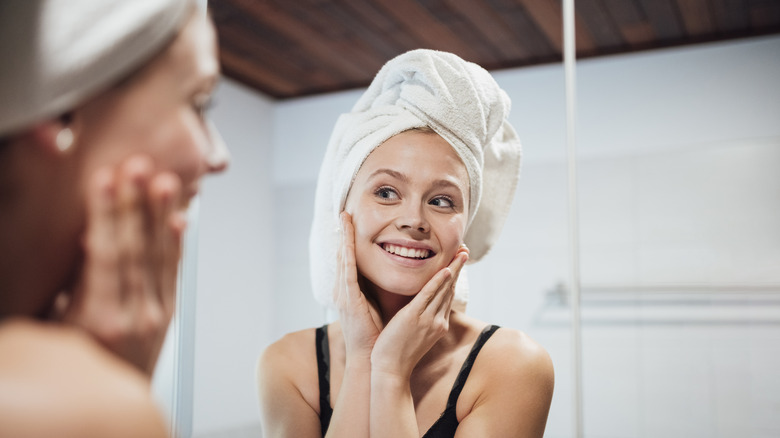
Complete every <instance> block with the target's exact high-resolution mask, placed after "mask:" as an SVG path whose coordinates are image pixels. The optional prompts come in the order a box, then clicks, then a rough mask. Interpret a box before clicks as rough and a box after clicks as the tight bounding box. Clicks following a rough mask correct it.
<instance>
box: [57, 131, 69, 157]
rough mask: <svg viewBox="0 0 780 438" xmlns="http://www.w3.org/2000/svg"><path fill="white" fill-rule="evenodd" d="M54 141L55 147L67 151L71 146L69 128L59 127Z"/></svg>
mask: <svg viewBox="0 0 780 438" xmlns="http://www.w3.org/2000/svg"><path fill="white" fill-rule="evenodd" d="M55 142H56V143H57V149H59V151H60V152H67V151H68V150H69V149H70V148H71V147H73V131H72V130H71V129H70V128H62V129H60V132H58V133H57V138H56V139H55Z"/></svg>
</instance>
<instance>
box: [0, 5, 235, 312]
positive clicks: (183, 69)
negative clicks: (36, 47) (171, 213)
mask: <svg viewBox="0 0 780 438" xmlns="http://www.w3.org/2000/svg"><path fill="white" fill-rule="evenodd" d="M218 75H219V63H218V60H217V55H216V38H215V33H214V29H213V26H212V25H211V23H210V22H209V21H208V19H207V18H206V17H205V16H204V15H203V14H200V13H197V12H193V13H192V15H191V16H190V17H189V19H188V20H187V22H186V24H185V25H184V26H183V28H182V29H181V30H180V31H179V33H178V34H177V35H176V37H175V39H174V40H173V41H172V42H171V43H170V44H169V45H168V47H166V48H165V49H162V52H161V53H159V54H158V55H156V56H154V57H153V58H152V59H151V60H150V61H148V62H147V63H146V65H145V66H143V67H141V69H140V70H139V71H137V72H136V73H134V74H132V75H131V76H130V77H129V78H128V79H127V80H125V81H123V82H122V83H120V84H118V85H116V86H114V87H113V88H111V89H110V90H107V91H105V92H103V93H101V94H100V95H98V96H96V97H94V98H91V99H89V100H87V101H85V102H84V103H83V104H81V105H80V106H79V107H77V108H74V109H73V110H72V111H71V112H69V113H68V114H67V116H68V117H67V123H68V127H69V128H71V130H72V131H73V133H74V138H75V141H74V144H73V145H72V147H71V148H70V149H69V150H68V151H67V152H63V153H59V152H58V153H52V154H43V153H37V152H35V151H37V150H38V149H40V150H44V148H32V147H25V146H28V145H27V143H25V142H38V141H37V140H34V138H37V137H35V136H34V135H33V134H30V133H32V132H37V131H35V130H32V129H31V130H30V133H25V134H22V135H20V136H19V137H15V138H14V139H13V140H12V141H13V142H14V144H13V147H10V146H9V151H7V155H9V156H11V157H13V160H14V164H13V165H10V166H11V167H10V168H11V169H14V172H15V173H14V176H12V177H8V178H10V179H11V180H12V183H9V185H10V186H12V187H14V190H16V192H18V194H15V195H14V197H13V200H14V204H13V208H14V211H15V212H16V213H15V216H13V219H8V220H9V221H12V220H15V221H16V222H15V223H12V224H11V225H9V229H11V230H16V232H15V233H14V239H16V240H18V242H19V245H21V246H23V247H24V248H30V249H34V248H45V249H46V250H45V251H41V250H35V251H33V250H29V251H23V252H22V253H20V254H19V256H18V257H16V260H13V261H11V262H8V260H9V258H6V259H4V261H3V263H2V266H0V267H2V268H3V273H4V274H5V273H7V274H8V276H11V275H13V276H14V278H12V279H11V278H8V279H4V281H2V282H0V283H2V284H9V285H10V286H8V287H9V288H14V290H17V289H18V290H19V293H10V294H7V295H8V296H7V297H2V298H3V299H2V300H0V309H2V311H3V312H7V313H16V314H37V313H40V312H42V311H44V310H45V308H46V306H48V305H49V304H50V303H51V300H52V299H53V297H54V296H55V295H56V293H57V292H59V291H60V290H67V289H68V288H69V287H70V286H71V284H72V282H73V281H75V280H76V279H77V276H78V274H79V273H80V268H81V264H80V259H81V255H82V252H81V240H82V234H83V232H84V229H85V226H86V219H85V211H84V207H85V198H84V197H85V196H86V193H87V184H88V182H89V180H90V178H92V177H93V175H94V174H95V172H96V170H98V169H99V168H103V167H106V166H108V167H113V168H116V167H117V166H118V165H119V164H120V163H123V162H125V160H126V159H127V158H129V157H131V156H136V155H145V156H147V157H149V158H151V160H152V161H153V163H154V166H155V170H156V171H169V172H173V173H175V174H176V175H178V176H179V178H180V179H181V183H182V192H183V199H182V202H181V205H180V208H182V209H183V208H185V207H186V206H187V203H188V202H189V200H190V199H191V198H192V197H193V196H194V195H195V194H196V193H197V191H198V188H199V184H200V180H201V178H202V177H203V176H204V175H205V174H206V173H208V172H216V171H220V170H222V169H223V168H224V167H225V166H226V164H227V151H226V150H225V149H224V146H222V145H221V143H220V142H218V141H214V140H217V139H215V138H212V133H211V132H210V130H209V129H208V127H207V125H206V124H205V122H204V119H203V117H202V116H203V114H202V113H203V110H204V109H205V108H204V107H205V105H207V103H208V99H209V97H210V95H211V92H212V89H213V88H214V86H215V84H216V82H217V79H218ZM64 119H65V118H63V120H59V119H58V120H56V121H54V120H53V121H47V122H42V125H41V126H46V125H47V124H48V125H52V124H56V123H65V121H64ZM16 142H19V144H17V143H16ZM38 143H41V144H42V143H43V142H38ZM51 149H53V148H51ZM45 150H49V149H45ZM11 153H13V154H11ZM57 154H58V155H57ZM52 156H56V157H57V158H56V159H52V158H51V157H52ZM17 200H18V202H16V201H17ZM9 202H10V201H9ZM47 212H56V214H49V213H47ZM16 235H18V237H17V236H16ZM3 237H4V238H5V235H4V236H3ZM6 271H7V272H6ZM6 280H7V281H6ZM22 291H24V293H22Z"/></svg>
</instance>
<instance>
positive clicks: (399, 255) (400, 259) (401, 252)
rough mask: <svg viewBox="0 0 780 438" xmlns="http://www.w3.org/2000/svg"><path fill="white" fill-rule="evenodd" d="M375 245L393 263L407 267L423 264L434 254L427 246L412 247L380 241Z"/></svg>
mask: <svg viewBox="0 0 780 438" xmlns="http://www.w3.org/2000/svg"><path fill="white" fill-rule="evenodd" d="M377 246H378V247H379V249H380V250H381V251H382V253H384V254H385V256H387V257H388V258H389V259H390V260H392V261H393V262H394V263H397V264H400V265H402V266H404V267H409V268H417V267H420V266H423V265H425V264H426V263H427V262H428V260H429V259H430V258H431V257H433V256H434V255H435V253H434V252H433V251H432V250H430V249H427V248H414V247H410V246H406V245H399V244H396V243H380V244H377Z"/></svg>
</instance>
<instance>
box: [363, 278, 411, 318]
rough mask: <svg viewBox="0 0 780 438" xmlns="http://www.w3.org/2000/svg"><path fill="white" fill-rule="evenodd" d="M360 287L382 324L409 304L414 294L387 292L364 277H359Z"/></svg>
mask: <svg viewBox="0 0 780 438" xmlns="http://www.w3.org/2000/svg"><path fill="white" fill-rule="evenodd" d="M360 289H361V290H362V291H363V293H364V294H365V295H366V298H368V300H369V302H370V303H371V304H372V305H373V306H374V307H376V309H377V311H378V312H379V316H380V317H381V318H382V324H383V325H387V323H388V322H390V320H391V319H393V317H394V316H395V314H396V313H398V311H399V310H401V309H402V308H403V307H404V306H406V305H407V304H409V302H410V301H412V299H413V298H414V296H406V295H400V294H396V293H392V292H388V291H386V290H384V289H382V288H380V287H377V286H376V285H375V284H373V283H371V282H369V281H368V280H366V279H364V278H361V279H360Z"/></svg>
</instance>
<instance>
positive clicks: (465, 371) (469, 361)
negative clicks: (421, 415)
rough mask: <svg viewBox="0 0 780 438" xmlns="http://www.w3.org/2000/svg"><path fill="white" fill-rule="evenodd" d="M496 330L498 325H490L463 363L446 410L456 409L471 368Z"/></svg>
mask: <svg viewBox="0 0 780 438" xmlns="http://www.w3.org/2000/svg"><path fill="white" fill-rule="evenodd" d="M496 330H498V326H497V325H489V326H487V327H485V329H484V330H482V333H480V334H479V337H478V338H477V341H476V342H475V343H474V346H473V347H471V352H469V355H468V357H467V358H466V361H465V362H463V366H462V367H461V368H460V372H459V373H458V377H457V378H456V379H455V383H454V384H453V385H452V391H450V397H449V398H448V399H447V408H446V409H450V408H453V409H454V408H455V405H456V404H457V403H458V397H459V396H460V392H461V391H462V390H463V386H464V385H465V384H466V379H468V378H469V373H471V367H472V366H474V360H476V358H477V355H478V354H479V350H481V349H482V346H483V345H485V342H487V340H488V339H490V337H491V336H493V333H495V331H496Z"/></svg>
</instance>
